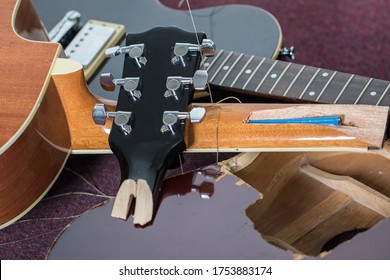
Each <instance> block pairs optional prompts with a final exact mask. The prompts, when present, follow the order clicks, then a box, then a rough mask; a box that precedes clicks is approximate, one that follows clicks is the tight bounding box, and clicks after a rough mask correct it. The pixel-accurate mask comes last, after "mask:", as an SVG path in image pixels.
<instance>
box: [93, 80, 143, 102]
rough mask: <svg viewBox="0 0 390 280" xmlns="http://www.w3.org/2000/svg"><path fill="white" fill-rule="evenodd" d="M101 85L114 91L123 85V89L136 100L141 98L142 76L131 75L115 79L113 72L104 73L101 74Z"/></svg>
mask: <svg viewBox="0 0 390 280" xmlns="http://www.w3.org/2000/svg"><path fill="white" fill-rule="evenodd" d="M100 85H101V86H102V88H103V89H105V90H107V91H114V90H115V87H116V86H123V89H124V90H125V91H127V92H128V93H129V95H130V96H131V97H132V98H133V100H134V101H137V100H138V99H140V98H141V96H142V94H141V91H140V89H139V88H140V78H138V77H130V78H123V79H115V78H114V76H113V75H112V74H111V73H103V74H101V75H100Z"/></svg>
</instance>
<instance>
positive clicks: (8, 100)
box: [0, 0, 70, 228]
mask: <svg viewBox="0 0 390 280" xmlns="http://www.w3.org/2000/svg"><path fill="white" fill-rule="evenodd" d="M0 10H1V17H0V26H1V30H2V32H1V34H2V40H1V43H0V65H1V75H0V104H1V106H0V127H1V134H0V178H1V183H0V228H2V227H5V226H7V225H8V224H10V223H12V222H13V221H15V220H16V219H18V218H19V217H20V216H22V215H23V214H25V213H26V212H27V211H28V210H29V209H31V208H32V207H33V206H34V205H35V204H36V203H37V202H38V201H39V200H40V199H41V198H42V197H43V196H44V195H45V193H46V192H47V191H48V189H49V188H50V187H51V185H52V184H53V183H54V181H55V179H56V177H57V176H58V175H59V173H60V171H61V170H62V167H63V165H64V163H65V161H66V159H67V157H68V154H69V151H70V150H69V148H70V135H69V131H68V125H67V122H66V118H65V114H64V110H63V108H62V103H61V100H60V98H59V96H58V92H57V90H56V87H55V84H54V83H53V81H52V79H51V69H52V67H53V63H54V61H55V60H56V58H57V57H58V56H59V55H60V52H61V47H60V46H59V45H57V44H51V43H44V42H33V41H30V40H27V39H24V38H22V37H21V36H23V37H25V38H28V39H34V40H43V39H45V32H44V28H43V26H42V25H41V24H40V21H39V18H38V17H37V14H36V13H35V10H34V8H33V6H32V5H31V3H30V1H28V0H23V1H17V0H5V1H1V3H0ZM16 32H17V33H18V34H19V35H18V34H17V33H16Z"/></svg>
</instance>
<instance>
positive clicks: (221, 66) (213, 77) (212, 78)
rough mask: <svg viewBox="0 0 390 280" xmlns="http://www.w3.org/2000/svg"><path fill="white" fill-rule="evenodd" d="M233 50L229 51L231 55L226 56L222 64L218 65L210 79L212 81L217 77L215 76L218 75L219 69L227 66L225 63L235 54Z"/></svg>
mask: <svg viewBox="0 0 390 280" xmlns="http://www.w3.org/2000/svg"><path fill="white" fill-rule="evenodd" d="M233 53H234V52H233V51H231V52H230V53H229V55H228V56H227V57H226V58H225V60H224V61H222V63H221V65H220V66H219V67H218V69H217V71H215V73H214V75H213V76H212V77H211V79H210V83H211V82H212V81H213V80H214V79H215V77H216V76H217V75H218V73H219V71H221V69H222V68H223V66H225V63H226V62H227V61H228V60H229V58H230V57H231V56H232V55H233Z"/></svg>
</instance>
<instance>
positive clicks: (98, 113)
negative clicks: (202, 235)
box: [92, 104, 132, 135]
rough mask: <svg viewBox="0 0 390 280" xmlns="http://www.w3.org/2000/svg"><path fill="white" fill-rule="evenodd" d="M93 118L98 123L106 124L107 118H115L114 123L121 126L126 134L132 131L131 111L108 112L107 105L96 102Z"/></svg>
mask: <svg viewBox="0 0 390 280" xmlns="http://www.w3.org/2000/svg"><path fill="white" fill-rule="evenodd" d="M92 118H93V121H94V122H95V123H96V124H98V125H105V124H106V120H107V119H114V123H115V124H116V125H117V126H119V127H120V128H121V130H122V132H123V133H124V134H125V135H129V134H130V133H131V130H132V127H131V119H132V113H131V112H125V111H118V112H107V110H106V105H104V104H96V105H95V106H94V108H93V110H92Z"/></svg>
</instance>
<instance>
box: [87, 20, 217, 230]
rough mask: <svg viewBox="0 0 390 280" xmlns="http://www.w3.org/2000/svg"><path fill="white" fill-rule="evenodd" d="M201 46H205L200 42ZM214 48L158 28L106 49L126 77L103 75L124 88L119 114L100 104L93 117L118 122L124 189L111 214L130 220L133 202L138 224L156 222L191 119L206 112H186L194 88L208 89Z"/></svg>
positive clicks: (116, 144) (114, 143) (113, 135)
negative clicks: (206, 65)
mask: <svg viewBox="0 0 390 280" xmlns="http://www.w3.org/2000/svg"><path fill="white" fill-rule="evenodd" d="M198 42H200V43H198ZM214 49H215V47H214V44H213V42H212V41H211V40H208V39H206V36H205V35H204V34H203V33H197V34H195V33H189V32H185V31H183V30H180V29H178V28H176V27H158V28H154V29H152V30H149V31H147V32H144V33H140V34H128V35H127V36H126V46H124V47H114V48H110V49H107V50H106V55H107V56H108V57H114V56H118V55H121V54H124V57H125V59H124V67H123V77H122V78H114V77H113V76H112V75H111V74H109V73H108V74H103V75H102V76H101V80H100V81H101V85H102V87H103V88H104V89H106V90H114V88H115V87H116V86H119V87H120V92H119V97H118V102H117V107H116V112H107V111H106V108H105V105H103V104H97V105H96V106H95V107H94V110H93V118H94V120H95V122H96V123H97V124H104V123H105V120H106V118H113V119H114V121H113V125H112V128H111V132H110V136H109V144H110V147H111V150H112V151H113V152H114V154H115V155H116V157H117V158H118V160H119V163H120V167H121V173H122V185H121V187H120V189H119V191H118V194H117V198H116V201H115V204H114V209H113V212H112V215H113V216H115V217H118V218H123V219H126V218H127V216H128V213H129V209H130V206H131V203H132V201H133V200H134V198H135V199H136V202H135V210H134V223H135V224H140V225H144V224H146V223H148V222H149V221H151V219H152V217H153V212H154V205H155V204H156V201H157V198H158V195H159V192H160V188H161V185H162V181H163V178H164V175H165V172H166V170H167V168H168V167H169V166H170V165H171V164H172V163H173V162H174V161H175V159H176V158H177V157H178V156H179V154H180V153H181V152H183V151H184V150H185V149H186V145H185V141H184V135H185V133H184V130H185V126H186V125H185V122H186V120H188V121H191V122H192V123H197V122H200V121H201V120H202V118H203V117H204V114H205V111H204V109H203V108H193V109H192V110H191V112H187V107H188V105H189V104H190V103H191V101H192V96H193V92H194V90H204V89H205V88H206V85H207V73H206V72H205V71H204V70H198V68H199V65H200V62H201V57H202V54H203V55H207V56H209V55H212V54H213V52H214V51H213V50H214Z"/></svg>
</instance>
